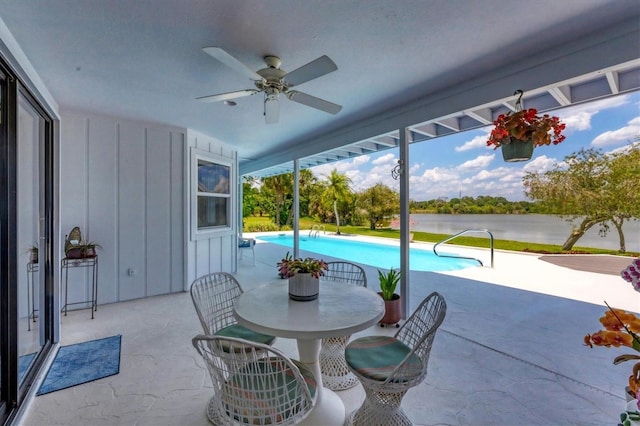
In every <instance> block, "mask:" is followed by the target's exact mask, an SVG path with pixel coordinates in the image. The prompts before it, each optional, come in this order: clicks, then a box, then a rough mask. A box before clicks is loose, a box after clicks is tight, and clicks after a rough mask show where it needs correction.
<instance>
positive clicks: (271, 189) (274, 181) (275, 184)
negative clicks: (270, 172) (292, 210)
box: [262, 173, 293, 229]
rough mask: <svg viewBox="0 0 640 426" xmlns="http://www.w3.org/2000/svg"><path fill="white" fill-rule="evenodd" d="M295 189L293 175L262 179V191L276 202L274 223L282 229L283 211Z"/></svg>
mask: <svg viewBox="0 0 640 426" xmlns="http://www.w3.org/2000/svg"><path fill="white" fill-rule="evenodd" d="M292 188H293V173H285V174H282V175H277V176H269V177H266V178H263V179H262V191H263V193H264V195H265V196H266V197H272V199H273V200H274V201H275V212H274V218H273V221H274V222H275V224H276V225H278V228H279V229H282V225H284V222H285V220H284V218H283V217H282V211H283V210H285V209H286V201H287V195H290V194H291V192H292Z"/></svg>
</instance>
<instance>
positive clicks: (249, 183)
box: [242, 176, 260, 217]
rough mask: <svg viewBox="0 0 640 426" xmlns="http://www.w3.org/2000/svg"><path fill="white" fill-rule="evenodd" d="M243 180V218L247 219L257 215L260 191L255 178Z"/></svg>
mask: <svg viewBox="0 0 640 426" xmlns="http://www.w3.org/2000/svg"><path fill="white" fill-rule="evenodd" d="M242 179H243V182H242V217H247V216H251V215H253V214H255V210H256V208H257V207H258V203H259V202H260V190H259V189H258V188H257V187H256V184H257V179H256V178H255V177H253V176H243V178H242Z"/></svg>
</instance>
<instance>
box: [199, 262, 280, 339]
mask: <svg viewBox="0 0 640 426" xmlns="http://www.w3.org/2000/svg"><path fill="white" fill-rule="evenodd" d="M241 294H242V287H241V286H240V284H239V283H238V281H237V280H236V279H235V277H234V276H233V275H231V274H228V273H226V272H213V273H211V274H207V275H203V276H202V277H199V278H197V279H196V280H195V281H194V282H193V284H191V299H192V300H193V306H194V307H195V309H196V313H197V314H198V319H199V320H200V324H202V329H203V331H204V334H207V335H221V336H228V337H237V338H240V339H246V340H250V341H253V342H257V343H263V344H267V345H270V344H272V343H273V342H274V341H275V339H276V338H275V337H274V336H269V335H266V334H262V333H257V332H255V331H253V330H249V329H248V328H246V327H244V326H242V325H240V324H238V321H237V320H236V319H235V317H234V316H233V304H234V303H235V301H236V299H237V298H238V297H240V295H241Z"/></svg>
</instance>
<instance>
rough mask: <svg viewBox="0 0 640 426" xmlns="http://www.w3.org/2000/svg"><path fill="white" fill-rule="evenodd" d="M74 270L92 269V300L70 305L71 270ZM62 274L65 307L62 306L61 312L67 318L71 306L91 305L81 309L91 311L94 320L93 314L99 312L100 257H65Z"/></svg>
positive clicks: (61, 269) (61, 266) (61, 267)
mask: <svg viewBox="0 0 640 426" xmlns="http://www.w3.org/2000/svg"><path fill="white" fill-rule="evenodd" d="M73 268H91V300H84V301H81V302H72V303H69V301H68V294H69V269H73ZM60 274H61V275H62V276H63V279H61V281H64V305H63V306H62V310H61V312H63V313H64V315H65V316H67V308H68V307H69V306H72V305H81V304H84V305H86V304H89V306H87V307H85V308H79V309H91V319H93V313H94V312H96V311H97V310H98V256H94V257H85V258H81V259H69V258H66V257H65V258H64V259H62V263H61V265H60Z"/></svg>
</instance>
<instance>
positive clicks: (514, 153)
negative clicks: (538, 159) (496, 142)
mask: <svg viewBox="0 0 640 426" xmlns="http://www.w3.org/2000/svg"><path fill="white" fill-rule="evenodd" d="M501 146H502V158H503V159H504V161H506V162H508V163H513V162H516V161H527V160H530V159H531V156H532V155H533V141H532V140H528V141H523V140H520V139H516V138H513V137H512V138H511V140H510V141H509V143H503V144H502V145H501Z"/></svg>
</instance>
